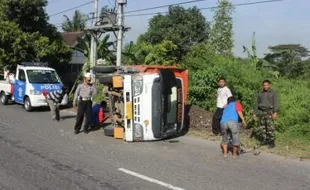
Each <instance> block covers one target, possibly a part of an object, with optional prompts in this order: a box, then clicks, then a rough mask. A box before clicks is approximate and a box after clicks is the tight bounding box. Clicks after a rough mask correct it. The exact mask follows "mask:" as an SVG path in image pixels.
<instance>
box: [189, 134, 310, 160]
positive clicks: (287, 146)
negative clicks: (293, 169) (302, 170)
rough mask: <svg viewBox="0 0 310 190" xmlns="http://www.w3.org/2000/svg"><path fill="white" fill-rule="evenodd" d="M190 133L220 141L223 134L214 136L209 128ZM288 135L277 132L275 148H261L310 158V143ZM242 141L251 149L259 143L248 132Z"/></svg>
mask: <svg viewBox="0 0 310 190" xmlns="http://www.w3.org/2000/svg"><path fill="white" fill-rule="evenodd" d="M188 135H190V136H193V137H197V138H201V139H205V140H210V141H216V142H219V143H220V142H221V140H222V137H221V136H214V135H213V134H212V132H210V131H207V130H190V131H189V132H188ZM288 136H289V135H288V134H277V140H276V147H275V148H273V149H268V148H267V147H261V148H260V150H263V151H265V152H268V153H274V154H277V155H281V156H285V157H287V158H298V159H300V160H301V161H303V160H310V144H309V143H307V142H305V141H302V140H300V139H299V140H298V139H292V138H288ZM240 141H241V142H242V143H243V144H244V146H245V147H246V149H251V148H252V147H254V146H255V145H257V141H256V140H255V139H253V138H250V135H249V134H246V133H241V134H240Z"/></svg>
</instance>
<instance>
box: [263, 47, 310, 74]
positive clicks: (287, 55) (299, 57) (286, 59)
mask: <svg viewBox="0 0 310 190" xmlns="http://www.w3.org/2000/svg"><path fill="white" fill-rule="evenodd" d="M269 50H270V51H271V53H269V54H267V55H266V56H265V58H264V59H265V60H266V61H268V62H269V63H271V64H274V65H275V66H276V67H277V68H278V71H279V72H280V74H281V75H282V76H287V77H297V76H300V75H302V74H303V73H304V68H305V64H304V63H305V62H303V59H306V58H308V57H309V55H310V54H309V50H308V49H307V48H305V47H304V46H302V45H300V44H280V45H276V46H270V47H269Z"/></svg>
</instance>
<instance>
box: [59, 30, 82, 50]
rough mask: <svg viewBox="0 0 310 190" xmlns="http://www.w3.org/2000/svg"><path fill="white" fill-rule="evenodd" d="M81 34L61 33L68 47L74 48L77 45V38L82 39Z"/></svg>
mask: <svg viewBox="0 0 310 190" xmlns="http://www.w3.org/2000/svg"><path fill="white" fill-rule="evenodd" d="M82 36H83V32H63V33H62V38H63V40H64V42H65V44H67V45H68V46H71V47H74V46H76V44H77V39H78V37H82Z"/></svg>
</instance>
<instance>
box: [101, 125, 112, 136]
mask: <svg viewBox="0 0 310 190" xmlns="http://www.w3.org/2000/svg"><path fill="white" fill-rule="evenodd" d="M103 131H104V135H105V136H108V137H114V127H113V126H107V127H105V128H104V129H103Z"/></svg>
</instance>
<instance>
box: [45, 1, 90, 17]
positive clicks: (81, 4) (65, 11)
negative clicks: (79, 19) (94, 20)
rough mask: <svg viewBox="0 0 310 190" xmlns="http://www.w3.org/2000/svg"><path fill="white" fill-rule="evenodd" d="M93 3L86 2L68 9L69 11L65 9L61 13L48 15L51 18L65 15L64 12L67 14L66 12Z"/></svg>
mask: <svg viewBox="0 0 310 190" xmlns="http://www.w3.org/2000/svg"><path fill="white" fill-rule="evenodd" d="M93 2H94V1H90V2H87V3H84V4H81V5H78V6H76V7H72V8H70V9H66V10H63V11H61V12H58V13H54V14H52V15H49V17H53V16H56V15H59V14H62V13H65V12H68V11H71V10H74V9H78V8H81V7H84V6H86V5H89V4H91V3H93Z"/></svg>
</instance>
